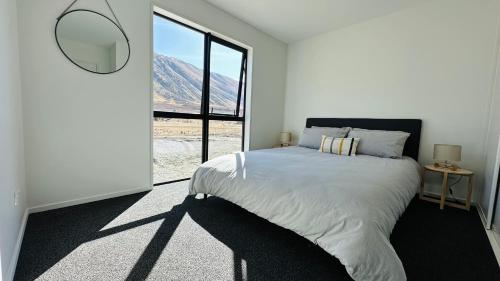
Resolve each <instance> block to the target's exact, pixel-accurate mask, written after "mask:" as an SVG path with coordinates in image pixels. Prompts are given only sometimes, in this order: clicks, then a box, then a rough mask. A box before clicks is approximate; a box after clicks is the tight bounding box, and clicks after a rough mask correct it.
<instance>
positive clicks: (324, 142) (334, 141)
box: [319, 135, 359, 156]
mask: <svg viewBox="0 0 500 281" xmlns="http://www.w3.org/2000/svg"><path fill="white" fill-rule="evenodd" d="M358 143H359V138H334V137H329V136H325V135H323V136H322V138H321V146H320V147H319V151H320V152H325V153H332V154H338V155H345V156H351V155H356V149H357V148H358Z"/></svg>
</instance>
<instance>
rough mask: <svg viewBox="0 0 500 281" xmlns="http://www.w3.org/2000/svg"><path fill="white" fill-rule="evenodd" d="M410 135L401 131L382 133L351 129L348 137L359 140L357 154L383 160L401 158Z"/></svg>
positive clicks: (380, 131)
mask: <svg viewBox="0 0 500 281" xmlns="http://www.w3.org/2000/svg"><path fill="white" fill-rule="evenodd" d="M409 136H410V133H407V132H401V131H382V130H366V129H358V128H354V129H352V130H351V131H350V132H349V134H348V137H349V138H360V139H361V141H360V142H359V145H358V154H366V155H373V156H378V157H383V158H401V157H403V149H404V147H405V143H406V140H407V139H408V137H409Z"/></svg>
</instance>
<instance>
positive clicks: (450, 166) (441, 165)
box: [434, 162, 460, 171]
mask: <svg viewBox="0 0 500 281" xmlns="http://www.w3.org/2000/svg"><path fill="white" fill-rule="evenodd" d="M434 167H437V168H445V169H449V170H452V171H456V170H457V169H460V167H458V166H457V165H455V164H452V163H450V162H435V163H434Z"/></svg>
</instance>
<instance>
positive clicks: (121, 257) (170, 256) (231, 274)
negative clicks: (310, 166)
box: [15, 182, 500, 281]
mask: <svg viewBox="0 0 500 281" xmlns="http://www.w3.org/2000/svg"><path fill="white" fill-rule="evenodd" d="M186 186H187V183H186V182H181V183H176V184H171V185H167V186H162V187H157V188H155V189H154V190H153V191H151V192H148V193H141V194H136V195H130V196H125V197H120V198H115V199H109V200H104V201H100V202H95V203H89V204H84V205H80V206H74V207H69V208H64V209H59V210H53V211H48V212H44V213H37V214H32V215H30V217H29V220H28V225H27V228H26V233H25V236H24V240H23V244H22V249H21V254H20V257H19V262H18V266H17V270H16V276H15V280H35V279H37V280H145V279H147V280H336V281H337V280H338V281H340V280H350V278H349V277H348V275H347V274H346V272H345V269H344V267H343V266H342V265H341V264H340V263H339V262H338V260H337V259H335V258H333V257H331V256H330V255H329V254H327V253H326V252H324V251H323V250H322V249H320V248H319V247H317V246H315V245H313V244H312V243H310V242H309V241H307V240H306V239H304V238H302V237H300V236H298V235H296V234H294V233H292V232H290V231H288V230H285V229H283V228H280V227H278V226H275V225H273V224H271V223H269V222H267V221H265V220H263V219H260V218H258V217H257V216H255V215H253V214H250V213H248V212H246V211H244V210H243V209H241V208H239V207H237V206H235V205H233V204H231V203H229V202H227V201H224V200H222V199H219V198H215V197H210V198H208V200H206V201H202V200H197V199H194V198H192V197H186V195H187V187H186ZM391 241H392V243H393V245H394V247H395V249H396V251H397V252H398V255H399V256H400V258H401V260H402V261H403V264H404V266H405V269H406V272H407V276H408V279H409V280H476V281H480V280H500V269H499V267H498V264H497V262H496V260H495V257H494V255H493V252H492V249H491V248H490V245H489V243H488V240H487V237H486V234H485V233H484V230H483V228H482V225H481V221H480V219H479V217H478V214H477V212H476V210H471V212H466V211H462V210H458V209H451V208H447V209H445V210H444V211H440V210H439V207H438V206H437V205H436V204H432V203H428V202H422V201H418V200H416V199H415V200H413V202H412V203H411V205H410V206H409V208H408V209H407V211H406V212H405V214H404V215H403V217H402V218H401V219H400V221H399V222H398V224H397V225H396V228H395V229H394V232H393V235H392V236H391Z"/></svg>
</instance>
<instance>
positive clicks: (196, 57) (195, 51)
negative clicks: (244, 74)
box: [154, 16, 241, 80]
mask: <svg viewBox="0 0 500 281" xmlns="http://www.w3.org/2000/svg"><path fill="white" fill-rule="evenodd" d="M203 45H204V35H203V34H202V33H200V32H196V31H194V30H191V29H189V28H186V27H184V26H181V25H179V24H176V23H174V22H171V21H169V20H166V19H164V18H161V17H159V16H155V17H154V51H155V52H156V53H159V54H162V55H166V56H169V57H175V58H177V59H180V60H183V61H185V62H187V63H190V64H192V65H194V66H196V67H198V68H200V69H203ZM211 51H212V54H211V58H210V68H211V69H210V70H211V71H212V72H215V73H219V74H222V75H225V76H229V77H231V78H233V79H235V80H239V75H240V67H241V53H240V52H238V51H235V50H233V49H230V48H227V47H224V46H222V45H219V44H217V43H212V47H211Z"/></svg>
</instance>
